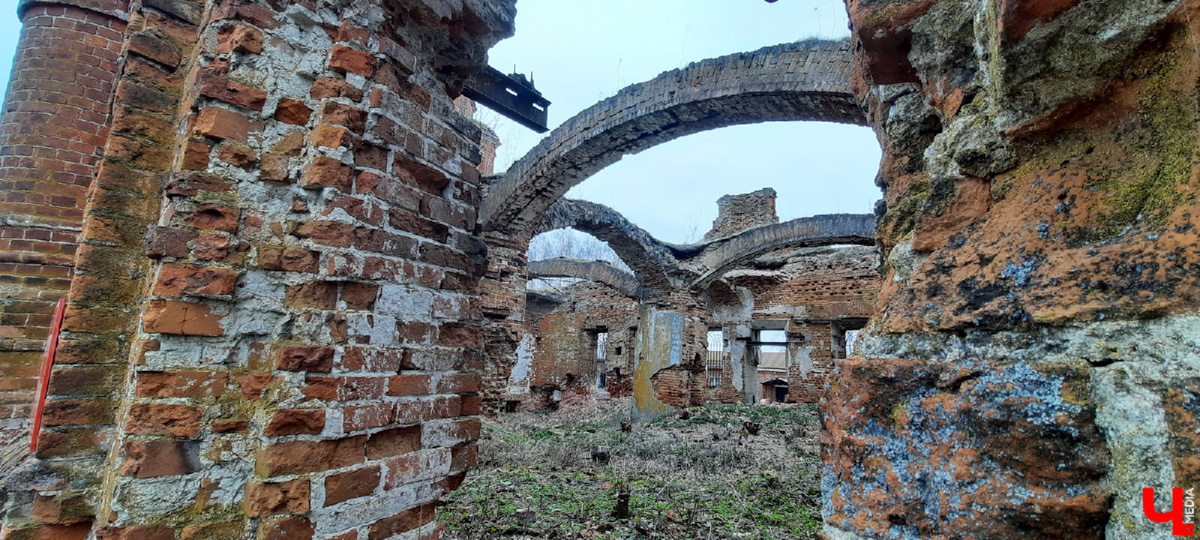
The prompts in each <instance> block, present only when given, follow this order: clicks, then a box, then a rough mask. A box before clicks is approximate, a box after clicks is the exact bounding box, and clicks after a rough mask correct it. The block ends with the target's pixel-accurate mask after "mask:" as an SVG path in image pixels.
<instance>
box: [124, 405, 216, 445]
mask: <svg viewBox="0 0 1200 540" xmlns="http://www.w3.org/2000/svg"><path fill="white" fill-rule="evenodd" d="M203 415H204V409H202V408H200V407H193V406H190V405H167V404H162V403H135V404H133V405H132V406H130V407H129V415H128V416H127V417H126V419H125V431H126V432H127V433H132V434H134V435H162V436H166V437H187V438H192V437H195V436H197V435H199V434H200V418H201V417H202V416H203Z"/></svg>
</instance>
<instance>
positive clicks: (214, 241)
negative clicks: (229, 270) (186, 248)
mask: <svg viewBox="0 0 1200 540" xmlns="http://www.w3.org/2000/svg"><path fill="white" fill-rule="evenodd" d="M231 245H232V240H231V239H230V237H229V235H227V234H222V233H212V232H206V233H201V234H200V236H199V237H198V238H197V239H196V243H195V246H194V247H193V249H192V256H193V257H195V258H197V259H199V260H202V261H221V260H225V259H226V258H227V257H229V250H230V247H231Z"/></svg>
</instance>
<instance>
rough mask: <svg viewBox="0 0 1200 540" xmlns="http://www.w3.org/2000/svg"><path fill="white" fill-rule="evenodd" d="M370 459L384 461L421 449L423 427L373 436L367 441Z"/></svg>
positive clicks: (385, 431)
mask: <svg viewBox="0 0 1200 540" xmlns="http://www.w3.org/2000/svg"><path fill="white" fill-rule="evenodd" d="M366 443H367V446H366V452H367V457H368V458H369V459H372V460H375V459H383V458H388V457H392V456H398V455H401V454H407V453H409V452H415V451H417V450H420V449H421V426H409V427H399V428H392V429H387V430H383V431H380V432H378V433H373V434H371V437H370V439H368V440H367V441H366Z"/></svg>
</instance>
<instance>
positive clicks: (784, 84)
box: [480, 40, 868, 233]
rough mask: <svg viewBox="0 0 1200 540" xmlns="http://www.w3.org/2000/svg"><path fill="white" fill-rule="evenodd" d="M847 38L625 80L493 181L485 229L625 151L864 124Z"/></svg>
mask: <svg viewBox="0 0 1200 540" xmlns="http://www.w3.org/2000/svg"><path fill="white" fill-rule="evenodd" d="M852 71H853V51H852V50H851V46H850V42H849V41H818V40H811V41H801V42H796V43H787V44H782V45H775V46H772V47H766V48H763V49H759V50H757V51H753V52H746V53H737V54H732V55H728V56H722V57H719V58H712V59H708V60H703V61H700V62H694V63H692V64H690V65H688V66H687V67H686V68H683V69H677V70H673V71H668V72H666V73H663V74H661V75H659V76H658V77H656V78H654V79H652V80H650V81H647V82H644V83H640V84H635V85H632V86H628V87H626V88H625V89H623V90H621V91H620V92H618V93H617V95H615V96H613V97H610V98H608V99H606V100H604V101H601V102H599V103H597V104H595V105H593V106H591V107H589V108H588V109H586V110H584V111H583V112H581V113H579V114H577V115H575V116H574V117H572V118H571V119H570V120H567V121H566V122H565V123H563V124H562V125H561V126H559V127H558V128H557V129H555V130H554V131H552V132H551V133H550V135H549V136H548V137H546V138H545V139H543V140H542V142H541V143H539V144H538V145H537V146H536V147H534V148H533V149H532V150H530V151H529V153H527V154H526V155H525V156H524V157H522V158H521V159H520V160H518V161H517V162H516V163H514V164H513V165H512V166H511V167H509V170H508V172H506V173H505V174H504V175H503V176H502V177H500V178H499V179H498V180H497V181H496V182H494V183H493V184H492V185H491V186H490V188H489V190H488V195H487V197H485V198H484V201H483V205H482V208H481V209H480V222H482V223H483V224H484V228H485V230H490V231H497V232H501V233H513V232H519V231H523V230H527V229H528V228H529V227H530V226H531V225H532V224H533V223H534V222H535V221H536V220H537V219H538V218H539V217H540V216H541V215H542V214H543V213H544V212H546V211H547V209H549V208H550V207H551V205H553V204H554V202H555V201H557V200H558V199H560V198H561V197H562V196H563V195H564V194H566V192H567V190H569V189H570V188H571V187H573V186H575V185H577V184H579V183H580V182H582V181H584V180H585V179H587V178H588V177H590V176H591V175H593V174H595V173H596V172H598V171H599V170H601V169H603V168H604V167H606V166H608V165H610V164H612V163H615V162H616V161H618V160H619V159H621V157H622V156H624V155H626V154H632V153H637V152H640V151H642V150H645V149H647V148H650V147H652V146H655V145H658V144H661V143H664V142H667V141H670V140H673V139H676V138H679V137H682V136H685V135H689V134H693V133H699V132H701V131H707V130H710V129H716V128H720V127H726V126H732V125H738V124H750V123H758V122H767V121H798V120H812V121H825V122H838V123H845V124H855V125H861V126H867V125H868V123H867V119H866V115H865V113H864V112H863V110H862V109H861V108H860V107H859V105H858V102H857V100H856V99H855V98H854V96H853V94H852V92H851V89H850V76H851V72H852Z"/></svg>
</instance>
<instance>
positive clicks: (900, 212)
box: [879, 182, 930, 237]
mask: <svg viewBox="0 0 1200 540" xmlns="http://www.w3.org/2000/svg"><path fill="white" fill-rule="evenodd" d="M929 193H930V187H929V182H921V183H917V184H913V185H912V187H910V188H908V194H907V195H906V196H905V197H904V198H903V199H900V201H899V202H897V203H896V204H895V205H894V206H891V207H889V208H888V210H887V214H886V215H884V216H883V219H882V220H880V224H879V225H880V227H879V228H880V230H885V231H886V230H890V231H891V235H892V236H893V237H900V236H904V235H906V234H908V233H911V232H912V230H913V229H914V228H916V224H917V213H918V212H919V211H920V210H921V209H922V208H923V207H924V206H925V203H926V202H928V200H929Z"/></svg>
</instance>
